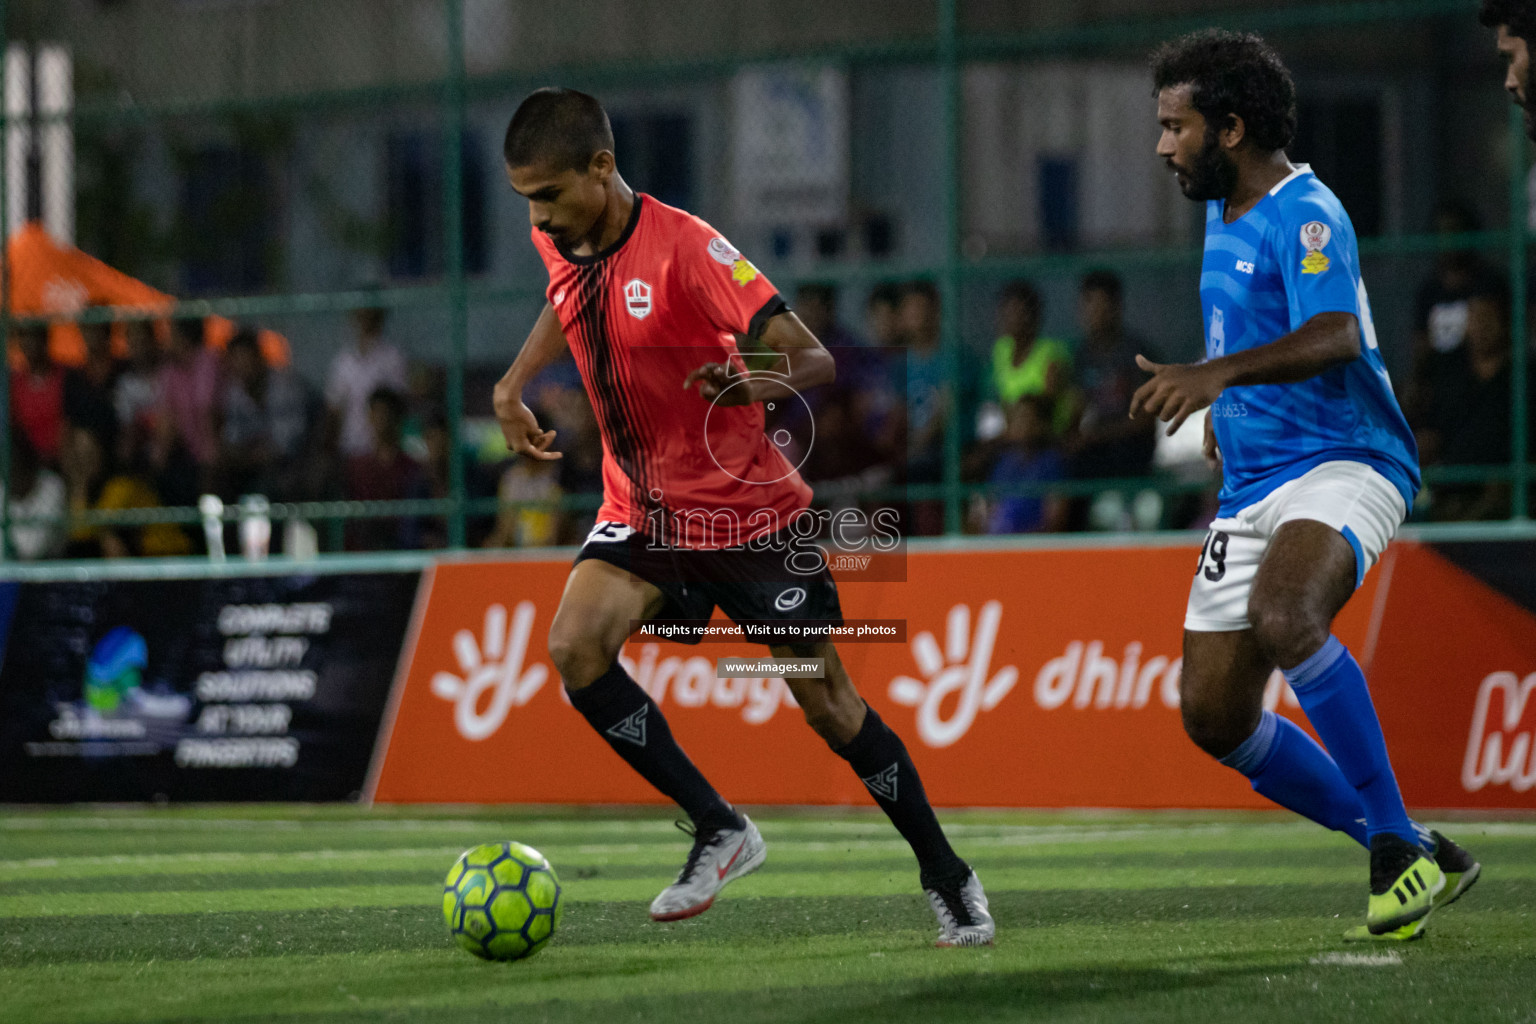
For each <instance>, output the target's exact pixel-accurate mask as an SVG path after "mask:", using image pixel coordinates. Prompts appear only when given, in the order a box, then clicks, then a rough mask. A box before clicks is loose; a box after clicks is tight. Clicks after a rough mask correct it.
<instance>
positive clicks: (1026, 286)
mask: <svg viewBox="0 0 1536 1024" xmlns="http://www.w3.org/2000/svg"><path fill="white" fill-rule="evenodd" d="M998 301H999V302H1018V303H1021V304H1023V305H1024V306H1027V307H1028V308H1029V309H1031V310H1033V311H1034V312H1036V313H1038V312H1040V309H1041V307H1042V306H1043V305H1044V302H1043V301H1042V300H1041V298H1040V289H1038V288H1036V287H1035V286H1034V284H1033V283H1032V282H1029V281H1026V280H1024V279H1023V278H1019V279H1018V280H1014V281H1009V282H1008V283H1007V284H1005V285H1003V290H1002V291H1001V292H1000V293H999V294H998Z"/></svg>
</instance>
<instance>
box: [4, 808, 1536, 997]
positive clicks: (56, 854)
mask: <svg viewBox="0 0 1536 1024" xmlns="http://www.w3.org/2000/svg"><path fill="white" fill-rule="evenodd" d="M754 817H755V820H757V822H758V824H759V825H760V827H761V828H762V831H763V834H764V836H765V837H766V838H767V840H768V861H767V864H766V865H765V866H764V867H763V869H762V870H761V871H759V872H758V873H757V874H755V875H753V876H751V877H749V878H746V879H743V880H741V881H739V882H737V883H735V884H734V885H732V886H731V887H730V888H729V889H728V890H727V891H726V893H725V894H724V895H723V896H722V897H721V898H720V900H719V901H718V902H717V903H716V905H715V907H714V908H713V909H711V910H710V911H709V912H708V913H706V914H704V915H702V916H701V917H698V918H695V919H693V920H691V921H685V922H679V923H676V924H669V925H661V924H655V923H652V922H651V921H650V920H649V918H648V917H647V916H646V906H647V904H648V903H649V901H650V899H651V898H652V897H653V896H654V895H655V894H656V892H657V891H659V890H660V888H661V887H662V886H664V885H665V884H667V882H669V881H670V880H671V878H672V875H673V874H674V873H675V872H676V870H677V868H678V866H679V865H680V864H681V862H682V860H683V857H684V856H685V855H686V852H687V842H688V840H687V839H686V837H684V836H683V835H681V834H680V833H678V832H677V831H675V830H674V829H673V828H672V827H671V824H670V822H669V821H668V819H667V818H666V816H665V814H664V813H663V812H661V811H659V810H652V811H627V812H617V811H606V812H583V811H564V810H552V809H535V810H513V811H508V810H495V809H487V810H464V809H444V808H383V809H378V810H374V811H366V810H360V809H356V808H316V807H292V806H276V807H259V808H195V809H182V808H173V809H131V810H130V809H117V808H110V809H101V810H97V809H79V808H75V809H68V810H37V811H34V810H15V809H13V810H9V811H4V812H0V1020H3V1021H5V1022H7V1024H30V1022H48V1024H68V1022H108V1021H125V1022H126V1021H186V1022H191V1021H209V1022H211V1021H220V1022H223V1021H241V1022H257V1021H303V1022H310V1021H332V1020H335V1021H366V1020H387V1021H419V1022H434V1024H435V1022H450V1024H452V1022H461V1021H462V1022H466V1024H467V1022H470V1021H474V1022H483V1021H498V1020H507V1021H516V1022H519V1024H524V1022H527V1024H533V1022H539V1021H581V1022H583V1024H592V1022H599V1024H607V1022H610V1021H612V1022H618V1021H633V1020H643V1021H652V1020H654V1021H691V1020H701V1021H702V1020H710V1021H714V1020H730V1021H731V1022H732V1024H747V1022H753V1021H779V1020H792V1021H825V1022H829V1024H860V1022H865V1021H868V1022H877V1021H878V1022H881V1024H885V1022H893V1021H922V1022H925V1024H928V1022H935V1021H940V1022H942V1021H1012V1020H1049V1021H1095V1022H1097V1021H1127V1022H1131V1021H1135V1022H1148V1021H1154V1022H1155V1021H1169V1022H1173V1021H1179V1022H1183V1021H1225V1020H1234V1021H1237V1022H1239V1024H1268V1022H1269V1021H1274V1022H1275V1024H1291V1022H1301V1021H1309V1022H1310V1021H1331V1020H1337V1021H1352V1022H1353V1021H1383V1022H1385V1021H1408V1020H1423V1021H1433V1022H1435V1024H1446V1022H1453V1021H1525V1022H1536V822H1529V821H1515V822H1485V821H1459V822H1455V823H1452V824H1449V825H1446V826H1444V827H1445V829H1446V830H1447V831H1448V832H1449V833H1450V834H1451V835H1453V836H1455V837H1456V838H1457V839H1458V840H1460V841H1461V842H1463V844H1464V845H1466V846H1468V847H1469V848H1471V849H1472V850H1473V851H1474V852H1475V853H1476V854H1477V855H1478V856H1479V858H1480V859H1481V860H1482V861H1483V864H1484V869H1485V874H1484V877H1483V879H1482V881H1481V882H1480V883H1479V884H1478V885H1477V887H1476V888H1474V889H1473V890H1472V891H1471V893H1470V894H1469V895H1468V896H1467V897H1466V898H1465V899H1464V900H1463V901H1462V902H1461V903H1459V904H1457V905H1456V906H1453V907H1450V908H1448V909H1446V910H1445V911H1443V912H1440V913H1437V914H1436V915H1435V916H1434V917H1433V918H1432V920H1431V923H1430V927H1429V933H1428V936H1427V937H1426V938H1425V939H1424V940H1423V941H1421V942H1417V943H1413V944H1410V945H1394V946H1368V947H1362V946H1358V945H1349V944H1346V943H1344V942H1342V941H1341V939H1340V936H1341V934H1342V932H1343V931H1344V929H1345V928H1346V927H1348V926H1349V925H1352V924H1355V923H1357V922H1358V921H1359V920H1361V918H1362V917H1363V913H1364V907H1365V877H1366V869H1365V855H1364V853H1363V852H1362V851H1361V850H1360V849H1359V848H1358V847H1356V846H1354V845H1353V844H1351V843H1350V842H1349V841H1348V840H1346V839H1344V838H1342V837H1340V836H1337V835H1334V834H1331V833H1327V832H1323V831H1322V830H1320V829H1318V828H1316V827H1315V826H1311V825H1308V824H1306V823H1304V822H1299V821H1297V820H1296V819H1294V818H1291V817H1288V816H1284V815H1280V814H1275V815H1259V814H1198V815H1197V814H1180V815H1129V814H1123V815H1122V814H1089V813H1075V814H1074V813H1062V814H1047V813H1033V814H1015V813H1000V812H975V813H952V814H946V815H944V818H945V822H946V825H947V826H948V827H949V829H950V833H951V836H952V837H953V839H954V841H955V845H956V846H957V847H958V848H959V850H960V852H961V853H962V855H963V856H965V857H967V858H968V859H969V860H970V861H971V862H972V864H973V865H974V866H975V867H976V868H977V870H978V872H979V873H980V875H981V878H982V881H983V882H984V883H985V885H986V887H987V891H988V894H989V895H990V897H991V900H992V909H993V912H994V913H995V915H996V917H997V921H998V940H997V944H996V946H995V947H993V948H990V949H958V950H940V949H934V948H933V947H932V945H931V944H932V940H933V937H934V934H935V933H936V925H935V923H934V920H933V917H932V914H931V912H930V911H929V910H928V906H927V903H926V901H925V900H924V899H923V897H922V895H921V893H920V892H919V891H918V889H917V872H916V868H915V865H914V864H913V862H912V860H911V855H910V853H908V852H907V850H906V847H905V845H904V844H903V843H902V842H901V840H900V839H899V838H898V837H896V835H895V833H894V832H892V831H891V830H890V829H889V826H887V825H886V823H885V822H884V820H883V819H882V818H880V817H878V816H877V815H874V814H869V813H864V812H862V811H860V812H851V811H837V812H829V811H812V812H800V813H793V812H784V811H780V810H771V811H763V812H762V813H761V814H758V815H755V816H754ZM502 839H516V840H519V841H521V842H525V843H528V844H530V845H532V846H535V847H537V848H538V849H539V850H541V851H542V852H543V853H544V854H545V855H546V856H548V857H549V858H550V860H551V862H552V863H553V864H554V866H555V869H556V870H557V871H558V872H559V874H560V878H561V882H562V884H563V886H564V891H565V896H564V898H565V900H566V909H565V920H564V924H563V925H562V927H561V929H560V931H559V933H558V934H557V935H556V937H555V940H554V941H553V942H552V943H551V944H550V946H549V947H548V948H547V949H545V950H544V951H543V952H542V953H540V954H539V955H538V956H536V957H534V958H533V959H531V960H528V961H525V962H522V963H512V964H488V963H482V962H481V961H479V960H476V959H474V958H473V957H471V956H469V955H468V954H466V953H464V952H462V951H461V950H459V949H458V948H457V947H456V946H455V945H454V943H453V941H452V940H451V938H450V937H449V936H448V934H447V931H446V929H445V928H444V926H443V922H442V917H441V911H440V909H439V907H440V895H441V885H442V876H443V874H444V872H445V871H446V870H447V869H448V867H449V866H450V865H451V864H452V863H453V861H454V858H455V857H456V856H457V855H458V853H459V852H460V851H461V850H462V849H464V848H465V847H468V846H472V845H474V844H477V843H480V842H487V841H498V840H502ZM1258 1014H1265V1015H1268V1016H1267V1018H1266V1019H1264V1020H1263V1021H1261V1020H1259V1019H1258V1017H1257V1015H1258Z"/></svg>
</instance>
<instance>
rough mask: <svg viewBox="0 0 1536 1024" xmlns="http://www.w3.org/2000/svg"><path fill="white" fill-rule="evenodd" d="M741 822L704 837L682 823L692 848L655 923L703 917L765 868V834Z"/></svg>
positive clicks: (657, 908)
mask: <svg viewBox="0 0 1536 1024" xmlns="http://www.w3.org/2000/svg"><path fill="white" fill-rule="evenodd" d="M741 820H742V821H743V822H745V823H746V824H745V825H744V826H743V827H742V828H723V829H720V830H719V831H717V832H714V833H711V834H710V835H702V836H701V835H698V834H697V833H694V832H692V830H691V829H688V828H684V827H683V826H682V824H681V823H679V826H678V827H679V828H683V831H685V832H688V833H689V834H691V835H693V849H692V850H691V851H689V853H688V861H687V863H685V864H684V865H683V870H681V871H679V872H678V873H677V881H675V882H673V883H672V884H671V885H669V886H667V887H666V888H665V889H663V890H661V895H659V896H657V897H656V898H655V899H654V900H652V901H651V920H652V921H681V920H682V919H683V918H685V917H693V916H694V915H695V914H702V913H704V911H706V910H708V909H709V908H710V905H711V904H712V903H714V902H715V896H716V895H717V894H718V893H719V892H720V890H721V889H724V888H725V886H726V883H728V882H733V881H735V880H736V879H738V878H740V877H741V876H742V875H750V874H751V873H752V872H754V871H756V870H757V869H758V868H760V867H762V865H763V860H764V859H765V858H766V857H767V856H768V846H767V844H766V843H764V842H763V834H762V833H761V832H759V831H758V830H757V826H756V825H754V824H752V819H750V818H748V817H747V816H746V815H745V814H743V815H742V816H741ZM978 891H980V890H978ZM983 905H985V901H983Z"/></svg>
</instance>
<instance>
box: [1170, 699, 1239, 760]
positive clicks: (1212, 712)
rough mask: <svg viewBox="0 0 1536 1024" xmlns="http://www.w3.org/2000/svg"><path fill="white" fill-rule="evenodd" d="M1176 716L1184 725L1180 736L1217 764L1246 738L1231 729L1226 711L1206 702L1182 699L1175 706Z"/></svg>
mask: <svg viewBox="0 0 1536 1024" xmlns="http://www.w3.org/2000/svg"><path fill="white" fill-rule="evenodd" d="M1179 714H1180V717H1181V718H1182V719H1183V722H1184V734H1185V735H1186V736H1188V737H1189V739H1190V741H1191V742H1192V743H1194V745H1195V746H1197V747H1199V748H1200V749H1201V750H1203V751H1205V752H1206V753H1207V754H1210V755H1211V756H1212V757H1214V758H1216V759H1217V760H1220V759H1221V758H1223V757H1226V756H1227V755H1228V754H1230V753H1232V751H1234V750H1236V749H1237V748H1238V747H1239V746H1241V745H1242V742H1243V740H1245V739H1247V738H1248V737H1247V733H1245V732H1244V731H1243V730H1242V729H1241V728H1240V727H1234V724H1233V721H1234V720H1233V715H1232V714H1231V712H1230V711H1229V710H1228V709H1226V708H1223V707H1220V706H1218V705H1215V704H1212V703H1211V702H1209V701H1202V700H1198V699H1192V698H1190V697H1188V696H1185V697H1184V698H1182V699H1181V700H1180V702H1179ZM1250 731H1251V730H1250Z"/></svg>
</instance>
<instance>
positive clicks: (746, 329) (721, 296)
mask: <svg viewBox="0 0 1536 1024" xmlns="http://www.w3.org/2000/svg"><path fill="white" fill-rule="evenodd" d="M677 244H678V248H677V254H676V258H677V262H678V265H679V266H680V268H681V269H682V272H683V279H684V280H685V281H686V282H687V284H688V288H689V291H690V292H691V294H692V296H693V298H694V299H695V301H697V302H698V304H699V306H700V307H701V308H702V309H703V311H704V315H705V317H706V318H707V319H708V320H709V322H710V323H711V324H713V325H714V326H715V327H716V328H718V329H719V330H721V331H725V332H729V333H731V334H744V335H747V336H748V337H756V336H757V335H759V334H761V333H762V331H763V327H764V326H765V325H766V324H767V323H768V321H769V320H770V319H772V318H773V317H774V316H777V315H778V314H779V313H782V312H784V311H785V310H786V309H788V308H789V307H788V306H786V305H785V304H784V300H783V299H782V298H780V297H779V292H778V289H777V288H775V287H774V286H773V282H771V281H769V280H768V277H767V275H766V274H764V273H763V272H762V271H761V270H758V269H757V268H756V267H755V266H753V265H752V263H751V261H750V260H748V259H747V258H746V257H745V256H743V255H742V254H741V253H740V252H739V251H737V249H736V247H735V246H733V245H731V243H730V242H728V241H726V240H725V237H724V236H723V235H721V234H719V233H718V232H716V231H715V229H714V228H712V227H710V226H709V225H708V224H706V223H704V222H703V221H702V220H699V219H697V218H694V219H693V223H692V225H691V226H690V229H689V230H686V231H683V232H682V233H681V234H680V236H679V238H678V243H677Z"/></svg>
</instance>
